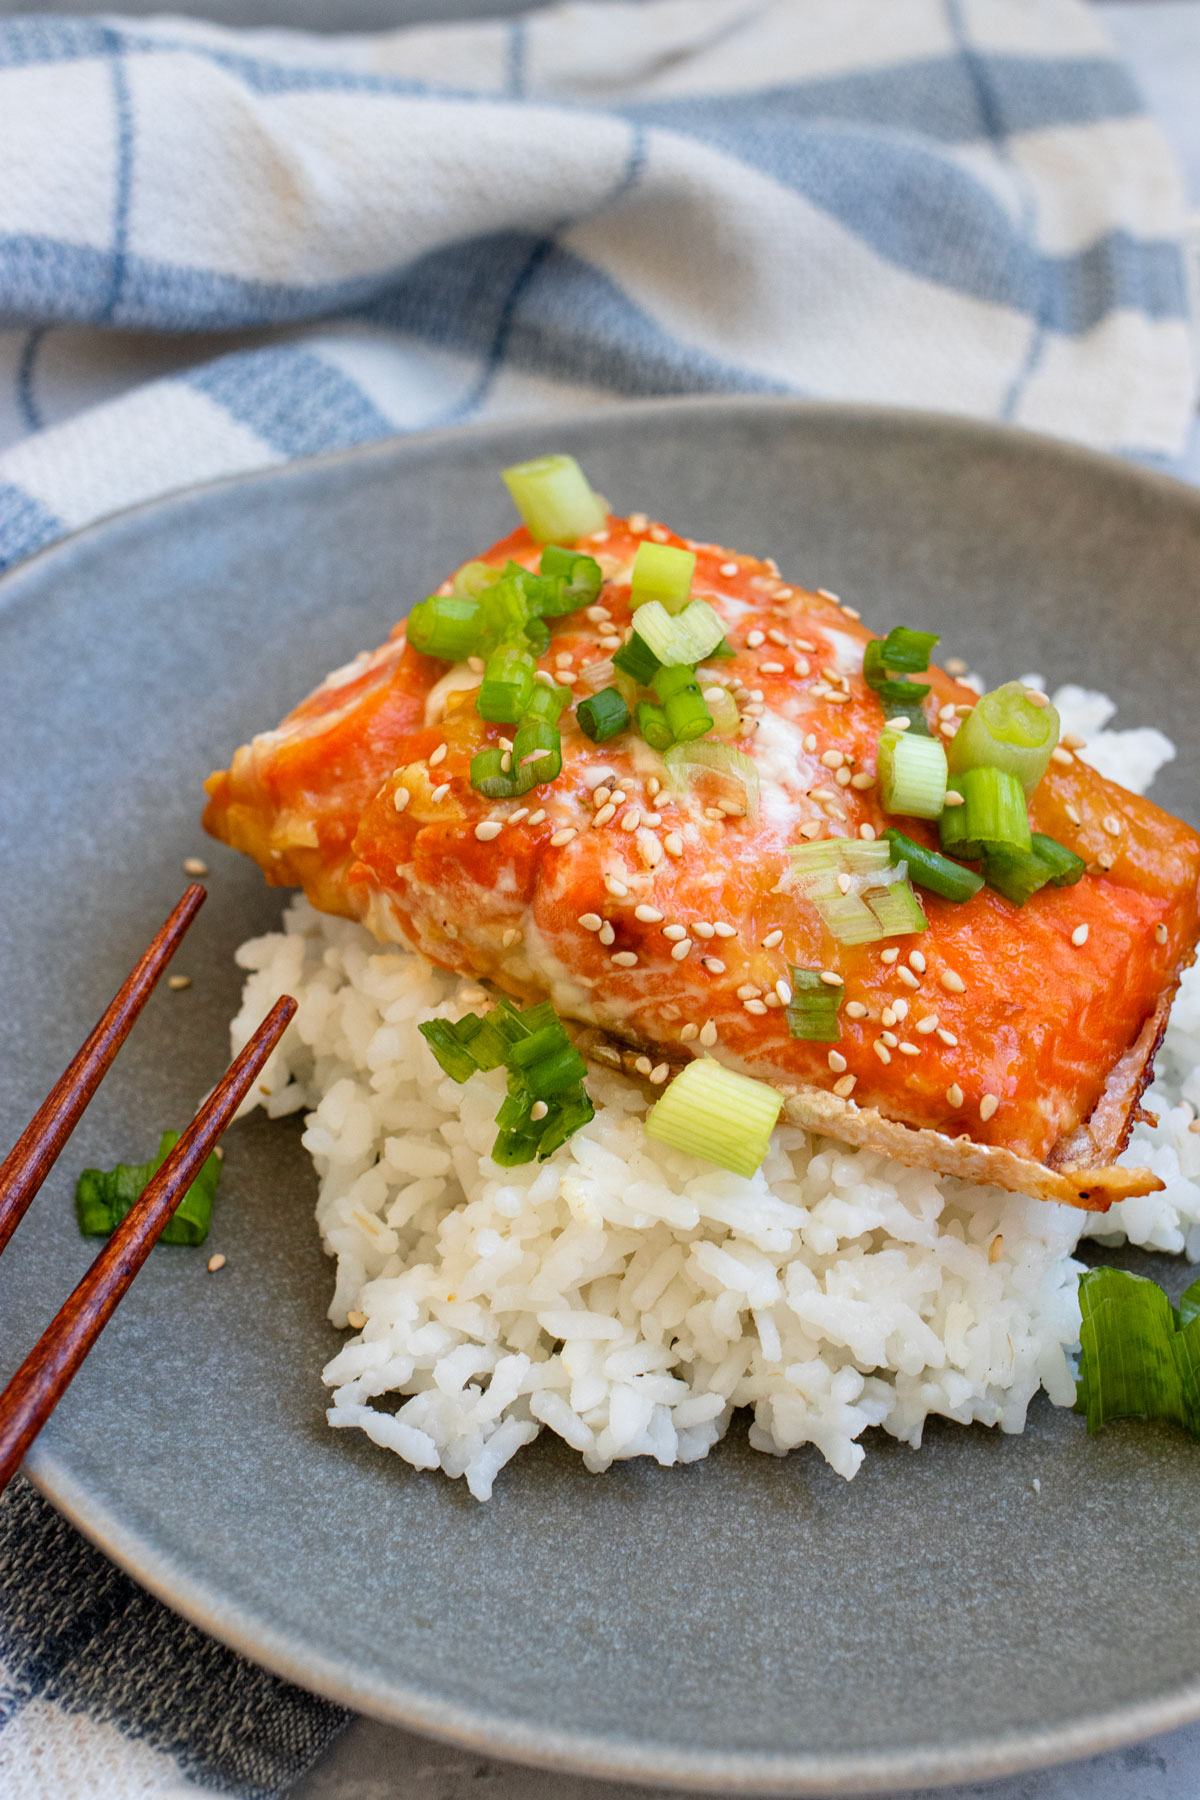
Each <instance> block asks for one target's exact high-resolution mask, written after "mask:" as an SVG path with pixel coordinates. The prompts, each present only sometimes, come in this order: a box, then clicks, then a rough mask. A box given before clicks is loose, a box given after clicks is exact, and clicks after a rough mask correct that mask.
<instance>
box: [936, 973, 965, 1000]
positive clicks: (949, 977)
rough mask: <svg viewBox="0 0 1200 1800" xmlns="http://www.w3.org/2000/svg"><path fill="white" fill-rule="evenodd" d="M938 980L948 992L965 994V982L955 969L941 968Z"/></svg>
mask: <svg viewBox="0 0 1200 1800" xmlns="http://www.w3.org/2000/svg"><path fill="white" fill-rule="evenodd" d="M938 980H939V981H940V982H941V984H942V986H943V987H944V988H945V990H946V992H947V993H948V994H965V993H966V991H967V984H966V982H965V981H964V980H963V978H962V976H961V975H960V974H959V973H958V971H957V970H956V969H943V970H942V972H941V974H940V975H939V976H938Z"/></svg>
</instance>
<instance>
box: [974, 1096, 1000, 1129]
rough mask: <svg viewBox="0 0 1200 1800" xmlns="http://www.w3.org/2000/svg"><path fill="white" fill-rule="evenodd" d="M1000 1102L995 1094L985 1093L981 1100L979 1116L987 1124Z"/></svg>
mask: <svg viewBox="0 0 1200 1800" xmlns="http://www.w3.org/2000/svg"><path fill="white" fill-rule="evenodd" d="M999 1104H1000V1102H999V1100H998V1099H997V1097H996V1095H995V1094H985V1095H984V1096H983V1099H982V1100H981V1101H980V1102H979V1116H980V1118H981V1119H982V1120H983V1122H984V1124H985V1125H986V1124H987V1122H988V1120H989V1119H990V1118H991V1116H992V1114H993V1113H994V1112H995V1110H996V1108H997V1107H998V1106H999Z"/></svg>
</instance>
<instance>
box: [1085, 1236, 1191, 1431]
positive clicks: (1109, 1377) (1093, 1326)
mask: <svg viewBox="0 0 1200 1800" xmlns="http://www.w3.org/2000/svg"><path fill="white" fill-rule="evenodd" d="M1198 1305H1200V1282H1193V1283H1192V1285H1191V1287H1189V1288H1188V1290H1187V1292H1186V1293H1185V1294H1184V1296H1183V1298H1182V1300H1181V1301H1180V1303H1179V1311H1178V1313H1176V1312H1175V1310H1174V1308H1173V1307H1172V1305H1171V1302H1170V1301H1169V1300H1168V1298H1167V1296H1166V1294H1165V1293H1164V1292H1163V1290H1162V1289H1161V1288H1160V1287H1159V1285H1158V1283H1157V1282H1156V1281H1148V1280H1147V1279H1146V1278H1145V1277H1144V1276H1141V1275H1133V1274H1131V1273H1130V1272H1129V1271H1128V1270H1127V1269H1103V1268H1101V1269H1086V1270H1085V1271H1084V1273H1083V1274H1082V1275H1081V1276H1080V1278H1079V1310H1080V1315H1081V1318H1080V1327H1079V1343H1080V1357H1079V1385H1078V1389H1077V1393H1076V1401H1075V1409H1076V1411H1077V1412H1082V1413H1084V1414H1086V1416H1087V1428H1088V1430H1089V1431H1090V1432H1091V1431H1099V1430H1100V1429H1101V1427H1102V1426H1104V1425H1107V1424H1108V1423H1109V1421H1110V1420H1112V1419H1128V1418H1147V1419H1163V1420H1167V1421H1169V1422H1170V1423H1172V1424H1176V1425H1182V1426H1183V1428H1184V1429H1185V1430H1186V1431H1188V1432H1190V1433H1191V1435H1192V1436H1193V1437H1200V1323H1198V1322H1197V1308H1198Z"/></svg>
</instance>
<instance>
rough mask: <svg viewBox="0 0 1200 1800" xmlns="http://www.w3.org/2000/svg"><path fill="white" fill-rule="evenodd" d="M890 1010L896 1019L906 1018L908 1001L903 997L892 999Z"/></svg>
mask: <svg viewBox="0 0 1200 1800" xmlns="http://www.w3.org/2000/svg"><path fill="white" fill-rule="evenodd" d="M892 1011H893V1012H894V1013H895V1015H896V1017H897V1018H898V1019H907V1017H908V1001H907V1000H905V999H903V998H901V999H899V1000H893V1001H892Z"/></svg>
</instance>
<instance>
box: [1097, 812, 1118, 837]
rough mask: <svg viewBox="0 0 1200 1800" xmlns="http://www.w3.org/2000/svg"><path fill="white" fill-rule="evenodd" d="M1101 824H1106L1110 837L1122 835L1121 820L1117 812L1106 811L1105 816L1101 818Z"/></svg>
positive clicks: (1105, 827)
mask: <svg viewBox="0 0 1200 1800" xmlns="http://www.w3.org/2000/svg"><path fill="white" fill-rule="evenodd" d="M1101 824H1102V825H1103V826H1104V829H1105V831H1107V833H1108V835H1109V837H1120V835H1121V821H1120V819H1118V818H1117V816H1116V814H1115V813H1105V815H1104V818H1103V819H1102V820H1101Z"/></svg>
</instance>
